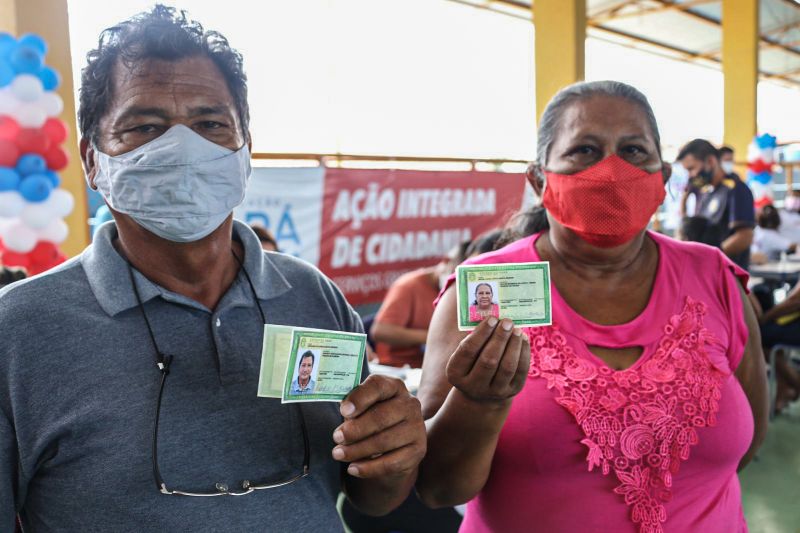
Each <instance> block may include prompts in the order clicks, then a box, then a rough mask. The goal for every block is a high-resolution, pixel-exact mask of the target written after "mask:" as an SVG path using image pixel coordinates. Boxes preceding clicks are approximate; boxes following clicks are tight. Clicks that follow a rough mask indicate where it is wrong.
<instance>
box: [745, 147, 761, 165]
mask: <svg viewBox="0 0 800 533" xmlns="http://www.w3.org/2000/svg"><path fill="white" fill-rule="evenodd" d="M760 157H761V149H760V148H759V147H758V145H757V144H756V143H750V144H748V145H747V160H748V161H757V160H758V159H759V158H760Z"/></svg>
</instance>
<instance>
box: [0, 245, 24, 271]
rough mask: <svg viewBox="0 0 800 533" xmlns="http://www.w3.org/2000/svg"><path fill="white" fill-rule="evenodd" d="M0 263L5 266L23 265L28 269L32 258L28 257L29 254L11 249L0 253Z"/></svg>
mask: <svg viewBox="0 0 800 533" xmlns="http://www.w3.org/2000/svg"><path fill="white" fill-rule="evenodd" d="M0 263H2V264H3V265H5V266H9V267H21V268H24V269H26V270H27V269H28V267H29V266H30V265H31V260H30V258H29V257H28V254H20V253H17V252H12V251H11V250H4V251H3V253H2V254H0Z"/></svg>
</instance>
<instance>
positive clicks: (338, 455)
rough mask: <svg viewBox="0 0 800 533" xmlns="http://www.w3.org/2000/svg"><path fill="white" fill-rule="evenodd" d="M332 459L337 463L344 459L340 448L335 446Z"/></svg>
mask: <svg viewBox="0 0 800 533" xmlns="http://www.w3.org/2000/svg"><path fill="white" fill-rule="evenodd" d="M333 458H334V459H336V460H337V461H341V460H342V459H344V450H343V449H342V447H341V446H337V447H336V448H334V449H333Z"/></svg>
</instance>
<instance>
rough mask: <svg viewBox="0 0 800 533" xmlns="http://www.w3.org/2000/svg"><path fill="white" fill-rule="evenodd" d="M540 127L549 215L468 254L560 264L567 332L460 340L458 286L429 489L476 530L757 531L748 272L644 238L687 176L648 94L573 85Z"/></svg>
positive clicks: (432, 419) (438, 330) (447, 295)
mask: <svg viewBox="0 0 800 533" xmlns="http://www.w3.org/2000/svg"><path fill="white" fill-rule="evenodd" d="M539 124H540V125H539V132H538V141H539V143H538V153H537V164H536V166H534V167H533V172H532V173H531V174H530V175H529V181H530V182H531V184H532V185H533V187H534V189H535V191H536V192H537V194H539V195H540V197H543V206H544V207H545V208H546V210H545V209H542V207H538V208H537V211H538V212H539V213H540V220H541V213H544V215H545V217H546V220H547V226H544V227H540V228H538V229H537V230H536V232H535V233H534V234H532V235H530V236H529V237H526V238H523V239H522V240H519V241H516V242H514V243H512V244H510V245H508V246H506V247H505V248H503V249H501V250H498V251H495V252H492V253H489V254H485V255H483V256H481V257H480V258H478V259H477V260H472V261H468V262H467V263H472V262H475V263H480V264H492V263H504V262H513V263H516V262H527V261H536V260H546V261H549V262H550V268H551V273H552V275H551V280H552V304H553V326H552V327H540V328H529V329H526V330H525V331H521V330H519V329H517V328H515V327H514V324H513V322H511V321H510V320H497V319H496V318H494V317H490V318H488V319H486V320H485V321H484V322H483V323H481V324H480V325H479V326H478V327H477V328H476V329H475V330H474V331H472V332H471V333H464V332H459V331H458V329H457V320H456V316H457V309H456V295H455V294H454V289H453V288H452V287H448V288H447V289H446V290H445V291H444V292H443V295H442V296H441V299H440V301H439V303H438V306H437V308H436V311H435V312H434V317H433V321H432V323H431V329H430V334H429V336H428V344H427V347H428V351H427V353H426V358H425V363H424V366H423V378H422V384H421V386H420V390H419V397H420V400H421V401H422V405H423V413H424V415H425V418H426V419H427V420H428V453H427V455H426V457H425V459H424V460H423V463H422V465H421V467H420V476H419V480H418V481H417V491H418V493H419V494H420V496H421V497H422V499H423V501H425V502H426V503H428V504H430V505H452V504H455V503H460V502H466V501H469V504H468V505H467V513H466V516H465V518H464V524H463V525H462V529H461V530H462V531H463V532H488V531H504V532H514V531H542V532H550V531H559V532H591V531H596V532H601V531H602V532H605V531H635V530H638V531H649V532H653V531H661V530H667V531H743V530H745V528H746V525H745V524H744V521H743V517H742V505H741V499H740V496H739V481H738V478H737V475H736V471H737V468H741V467H742V466H744V465H745V464H747V462H748V461H749V460H750V459H751V458H752V457H753V455H754V453H755V451H756V449H757V448H758V446H759V444H760V443H761V441H762V439H763V436H764V432H765V429H766V419H767V416H766V415H767V413H766V409H767V397H766V396H767V395H766V373H765V369H764V360H763V356H762V354H761V347H760V342H759V333H758V324H757V322H756V319H755V316H754V314H753V311H752V309H751V307H750V306H749V305H748V304H747V303H746V300H745V297H744V294H745V293H744V289H743V286H744V281H745V280H746V278H747V274H746V273H745V272H744V271H742V270H741V269H740V268H738V267H736V266H735V265H734V264H733V263H731V262H730V261H729V260H728V259H727V258H726V257H724V256H723V255H722V253H720V252H719V251H718V250H715V249H712V248H708V247H701V246H697V245H694V244H691V243H681V242H679V241H675V240H672V239H670V238H668V237H665V236H663V235H659V234H657V233H653V232H647V231H646V227H647V224H648V223H649V221H650V219H651V217H652V215H653V213H654V212H655V211H656V210H657V208H658V207H659V205H660V204H661V202H662V201H663V198H664V194H665V192H664V182H665V181H666V179H668V178H669V175H670V170H671V167H670V165H668V164H665V163H664V162H663V161H662V159H661V154H660V148H659V134H658V128H657V125H656V121H655V117H654V115H653V112H652V109H651V108H650V105H649V104H648V102H647V100H646V98H645V97H644V96H643V95H642V94H641V93H640V92H639V91H637V90H636V89H634V88H632V87H630V86H627V85H625V84H622V83H619V82H593V83H581V84H576V85H573V86H570V87H567V88H566V89H563V90H562V91H561V92H559V93H558V94H557V95H556V96H555V97H554V98H553V100H552V101H551V102H550V103H549V104H548V106H547V108H546V110H545V112H544V114H543V116H542V118H541V120H540V122H539ZM687 380H688V381H687ZM690 382H692V383H703V385H702V386H700V387H699V388H695V391H696V392H697V395H695V394H693V393H692V390H691V387H689V386H688V383H690ZM449 472H458V476H455V477H454V476H452V475H448V473H449ZM520 495H524V505H520Z"/></svg>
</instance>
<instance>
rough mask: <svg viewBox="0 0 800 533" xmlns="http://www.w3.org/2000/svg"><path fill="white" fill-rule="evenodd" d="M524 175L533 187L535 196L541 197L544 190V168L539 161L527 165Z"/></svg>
mask: <svg viewBox="0 0 800 533" xmlns="http://www.w3.org/2000/svg"><path fill="white" fill-rule="evenodd" d="M525 177H526V178H527V179H528V183H530V184H531V187H533V192H535V193H536V196H538V197H539V198H541V197H542V192H544V170H543V169H542V166H541V165H540V164H539V163H531V164H530V165H528V170H526V171H525Z"/></svg>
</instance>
